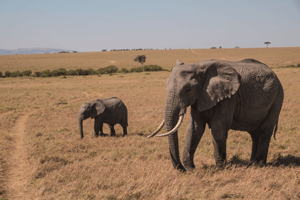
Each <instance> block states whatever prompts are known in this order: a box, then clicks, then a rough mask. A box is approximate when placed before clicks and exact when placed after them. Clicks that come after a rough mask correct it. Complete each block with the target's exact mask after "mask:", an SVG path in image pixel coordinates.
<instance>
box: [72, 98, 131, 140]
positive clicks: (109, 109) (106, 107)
mask: <svg viewBox="0 0 300 200" xmlns="http://www.w3.org/2000/svg"><path fill="white" fill-rule="evenodd" d="M89 117H90V118H92V119H95V122H94V135H95V136H96V137H98V135H99V133H100V136H103V135H105V134H103V130H102V128H103V123H106V124H108V126H109V128H110V134H111V136H115V135H116V133H115V129H114V125H116V124H120V125H121V126H122V127H123V136H125V135H127V126H128V119H127V117H128V114H127V108H126V106H125V104H124V103H123V102H122V100H121V99H119V98H117V97H111V98H108V99H95V100H93V101H91V102H87V103H84V104H82V106H81V107H80V109H79V115H78V123H79V131H80V135H81V139H82V138H83V127H82V122H83V120H85V119H87V118H89Z"/></svg>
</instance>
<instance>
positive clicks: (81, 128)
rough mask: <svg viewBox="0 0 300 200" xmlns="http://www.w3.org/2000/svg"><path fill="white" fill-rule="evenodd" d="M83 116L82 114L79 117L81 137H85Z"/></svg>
mask: <svg viewBox="0 0 300 200" xmlns="http://www.w3.org/2000/svg"><path fill="white" fill-rule="evenodd" d="M82 121H83V118H82V117H81V116H79V117H78V124H79V131H80V136H81V139H82V138H83V126H82Z"/></svg>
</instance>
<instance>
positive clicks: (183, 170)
mask: <svg viewBox="0 0 300 200" xmlns="http://www.w3.org/2000/svg"><path fill="white" fill-rule="evenodd" d="M174 168H175V169H176V170H178V171H180V172H186V169H185V168H184V167H183V166H182V164H180V165H177V166H176V167H174Z"/></svg>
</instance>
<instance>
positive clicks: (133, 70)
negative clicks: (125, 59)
mask: <svg viewBox="0 0 300 200" xmlns="http://www.w3.org/2000/svg"><path fill="white" fill-rule="evenodd" d="M143 71H144V67H134V68H131V69H130V72H143Z"/></svg>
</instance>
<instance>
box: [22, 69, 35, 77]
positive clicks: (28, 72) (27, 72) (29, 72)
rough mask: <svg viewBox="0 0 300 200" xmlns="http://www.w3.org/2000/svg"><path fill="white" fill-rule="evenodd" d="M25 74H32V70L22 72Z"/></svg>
mask: <svg viewBox="0 0 300 200" xmlns="http://www.w3.org/2000/svg"><path fill="white" fill-rule="evenodd" d="M21 74H22V75H23V76H30V75H31V74H32V71H31V70H25V71H23V72H22V73H21Z"/></svg>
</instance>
